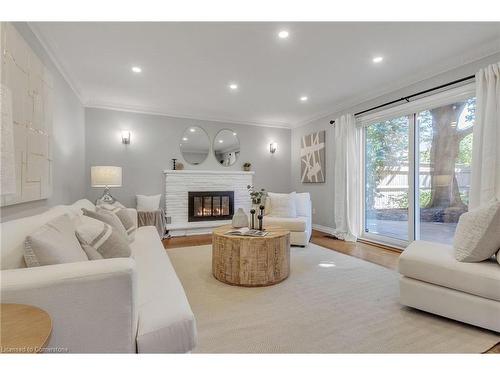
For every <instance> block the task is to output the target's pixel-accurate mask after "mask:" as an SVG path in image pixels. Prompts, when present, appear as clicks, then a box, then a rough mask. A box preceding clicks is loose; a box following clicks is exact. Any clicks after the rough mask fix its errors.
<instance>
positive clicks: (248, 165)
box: [243, 161, 252, 171]
mask: <svg viewBox="0 0 500 375" xmlns="http://www.w3.org/2000/svg"><path fill="white" fill-rule="evenodd" d="M251 166H252V163H250V162H248V161H247V162H245V163H244V164H243V170H244V171H249V170H250V167H251Z"/></svg>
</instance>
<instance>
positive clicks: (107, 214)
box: [82, 207, 128, 240]
mask: <svg viewBox="0 0 500 375" xmlns="http://www.w3.org/2000/svg"><path fill="white" fill-rule="evenodd" d="M82 211H83V214H84V215H85V216H88V217H91V218H92V219H96V220H99V221H102V222H104V223H106V224H109V225H111V227H112V228H113V229H115V230H116V233H118V234H119V235H121V236H123V237H124V238H125V239H127V240H128V234H127V231H126V230H125V227H124V226H123V224H122V222H121V220H120V219H119V218H118V216H116V214H115V213H114V212H112V211H109V210H105V209H102V208H99V207H97V208H96V211H95V212H93V211H89V210H86V209H85V208H82Z"/></svg>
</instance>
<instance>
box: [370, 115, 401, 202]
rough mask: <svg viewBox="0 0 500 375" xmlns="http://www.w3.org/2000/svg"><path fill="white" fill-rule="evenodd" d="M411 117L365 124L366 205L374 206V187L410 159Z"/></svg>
mask: <svg viewBox="0 0 500 375" xmlns="http://www.w3.org/2000/svg"><path fill="white" fill-rule="evenodd" d="M408 130H409V121H408V117H406V116H403V117H399V118H395V119H392V120H388V121H382V122H379V123H376V124H372V125H370V126H368V127H367V128H366V148H365V160H366V177H365V179H366V192H367V196H366V198H367V207H373V205H374V201H375V196H376V194H377V193H376V192H375V188H376V187H377V186H378V185H379V184H380V182H381V181H382V180H383V179H384V178H385V177H386V176H387V175H388V174H390V173H391V171H393V170H396V169H398V168H399V167H400V166H401V164H402V163H407V162H408V144H409V131H408Z"/></svg>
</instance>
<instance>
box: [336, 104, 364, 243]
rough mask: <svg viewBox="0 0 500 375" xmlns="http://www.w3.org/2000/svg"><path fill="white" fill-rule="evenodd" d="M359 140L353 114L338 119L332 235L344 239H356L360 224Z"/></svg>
mask: <svg viewBox="0 0 500 375" xmlns="http://www.w3.org/2000/svg"><path fill="white" fill-rule="evenodd" d="M360 140H361V129H360V128H359V127H358V126H357V124H356V120H355V118H354V116H353V115H351V114H347V115H344V116H341V117H340V118H338V119H336V120H335V126H334V135H333V151H334V163H333V164H334V189H335V190H334V208H333V215H334V220H335V230H334V232H333V235H335V236H336V237H337V238H340V239H342V240H345V241H356V239H357V238H358V235H359V226H360V217H359V216H360V212H359V208H360V203H361V202H360V195H361V181H360V180H361V179H360Z"/></svg>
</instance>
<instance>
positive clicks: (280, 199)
mask: <svg viewBox="0 0 500 375" xmlns="http://www.w3.org/2000/svg"><path fill="white" fill-rule="evenodd" d="M267 196H268V197H269V199H270V201H271V216H275V217H297V206H296V202H295V192H293V193H290V194H278V193H267Z"/></svg>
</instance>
